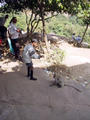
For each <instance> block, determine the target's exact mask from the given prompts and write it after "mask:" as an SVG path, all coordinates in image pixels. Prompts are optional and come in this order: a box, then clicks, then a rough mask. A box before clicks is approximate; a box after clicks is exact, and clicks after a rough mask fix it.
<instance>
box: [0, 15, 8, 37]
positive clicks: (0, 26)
mask: <svg viewBox="0 0 90 120" xmlns="http://www.w3.org/2000/svg"><path fill="white" fill-rule="evenodd" d="M7 19H8V15H5V16H4V17H0V36H1V38H2V39H5V38H6V35H7V34H6V33H7V28H6V27H5V26H4V25H5V22H6V20H7Z"/></svg>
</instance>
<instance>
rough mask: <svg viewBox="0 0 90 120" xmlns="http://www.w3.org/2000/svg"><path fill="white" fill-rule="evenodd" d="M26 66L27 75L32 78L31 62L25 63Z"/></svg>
mask: <svg viewBox="0 0 90 120" xmlns="http://www.w3.org/2000/svg"><path fill="white" fill-rule="evenodd" d="M26 66H27V76H28V77H30V79H32V78H33V63H32V62H31V63H26Z"/></svg>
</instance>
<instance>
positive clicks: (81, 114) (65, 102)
mask: <svg viewBox="0 0 90 120" xmlns="http://www.w3.org/2000/svg"><path fill="white" fill-rule="evenodd" d="M60 48H61V49H63V50H65V52H66V57H65V59H64V61H63V63H62V66H64V67H61V74H63V76H64V80H66V81H68V82H69V83H70V84H72V85H75V86H76V87H77V88H78V89H80V90H81V92H80V91H77V90H75V89H74V88H72V87H68V86H65V87H63V88H57V87H56V86H52V87H50V84H51V82H52V81H53V80H52V79H51V78H50V77H49V75H48V74H47V71H46V70H45V68H46V66H48V63H47V62H45V61H44V60H43V59H42V58H41V59H40V60H33V62H34V76H35V77H37V79H38V80H37V81H30V80H29V78H27V77H26V67H25V65H24V64H23V63H21V62H19V61H15V60H9V59H6V60H3V61H0V120H46V119H47V120H90V72H89V71H90V49H86V48H76V47H72V46H71V45H69V44H67V43H65V42H62V44H60Z"/></svg>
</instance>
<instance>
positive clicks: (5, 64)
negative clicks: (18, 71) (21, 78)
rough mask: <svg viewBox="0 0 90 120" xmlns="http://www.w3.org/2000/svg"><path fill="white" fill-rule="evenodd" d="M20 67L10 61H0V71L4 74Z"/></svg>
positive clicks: (17, 63)
mask: <svg viewBox="0 0 90 120" xmlns="http://www.w3.org/2000/svg"><path fill="white" fill-rule="evenodd" d="M17 66H20V63H19V62H13V61H10V60H8V59H7V60H4V61H0V69H1V70H4V71H5V72H4V73H6V72H14V69H13V68H15V67H17Z"/></svg>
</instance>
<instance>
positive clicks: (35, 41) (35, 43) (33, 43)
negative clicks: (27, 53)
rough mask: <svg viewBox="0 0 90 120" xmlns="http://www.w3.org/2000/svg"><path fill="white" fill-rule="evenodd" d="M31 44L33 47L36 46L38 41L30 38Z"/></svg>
mask: <svg viewBox="0 0 90 120" xmlns="http://www.w3.org/2000/svg"><path fill="white" fill-rule="evenodd" d="M32 45H33V46H34V47H37V46H38V41H37V39H32Z"/></svg>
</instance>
